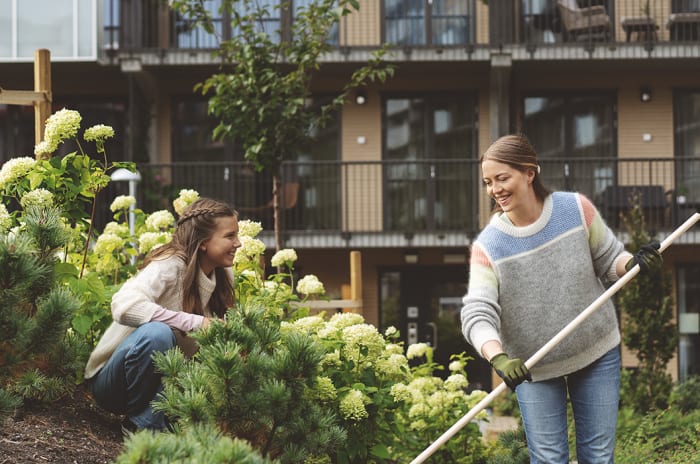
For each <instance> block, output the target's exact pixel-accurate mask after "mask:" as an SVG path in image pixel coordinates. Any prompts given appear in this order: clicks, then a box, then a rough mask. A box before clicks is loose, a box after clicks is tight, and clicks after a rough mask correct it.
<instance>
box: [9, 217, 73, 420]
mask: <svg viewBox="0 0 700 464" xmlns="http://www.w3.org/2000/svg"><path fill="white" fill-rule="evenodd" d="M18 219H19V221H20V226H19V228H18V229H17V231H16V232H12V233H9V234H3V235H1V236H0V266H1V267H2V270H3V271H2V276H1V277H0V331H1V332H2V333H3V340H2V342H0V390H2V391H3V392H2V395H0V396H2V400H1V401H0V402H2V403H3V405H2V406H0V411H2V412H5V413H7V411H8V410H9V409H10V408H11V407H13V405H16V404H18V402H19V400H20V399H32V400H39V401H55V400H56V399H58V398H59V397H60V396H62V395H63V394H64V393H66V392H67V391H69V390H70V388H71V385H72V382H71V380H73V374H74V373H73V372H67V371H66V370H65V367H66V366H67V365H70V359H67V358H65V357H63V356H62V355H66V354H69V353H71V352H72V350H71V349H70V348H68V347H67V338H66V334H67V329H68V327H69V323H70V319H71V317H72V315H73V313H74V312H75V311H76V310H77V308H78V306H79V303H78V301H77V299H76V298H75V297H74V296H73V295H72V294H71V293H70V292H69V291H68V290H67V289H66V288H63V287H61V286H59V285H57V284H56V280H55V275H54V273H53V269H54V264H55V262H56V258H55V257H54V256H55V253H56V251H57V249H58V248H60V247H62V246H63V245H64V243H65V238H66V237H67V235H66V234H65V230H64V225H63V222H62V220H61V217H60V213H59V212H58V211H56V210H51V209H45V208H39V207H36V206H30V207H28V208H27V210H26V211H24V214H23V215H22V216H19V218H18ZM13 397H14V398H13Z"/></svg>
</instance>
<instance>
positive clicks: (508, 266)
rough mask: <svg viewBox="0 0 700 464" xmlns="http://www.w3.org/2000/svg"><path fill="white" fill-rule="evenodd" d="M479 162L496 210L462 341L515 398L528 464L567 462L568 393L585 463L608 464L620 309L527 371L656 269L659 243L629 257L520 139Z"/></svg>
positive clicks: (474, 267)
mask: <svg viewBox="0 0 700 464" xmlns="http://www.w3.org/2000/svg"><path fill="white" fill-rule="evenodd" d="M480 161H481V169H482V174H483V181H484V184H485V185H486V192H487V194H488V196H489V197H491V198H492V199H493V200H494V201H495V203H496V205H495V211H496V212H495V214H494V215H493V217H492V218H491V220H490V222H489V224H488V225H487V226H486V227H485V228H484V229H483V230H482V231H481V233H480V234H479V236H478V238H477V239H476V241H475V242H474V244H473V245H472V249H471V260H470V276H469V287H468V292H467V294H466V295H465V297H464V299H463V303H464V306H463V308H462V312H461V319H462V331H463V333H464V336H465V337H466V339H467V341H468V342H469V343H470V344H471V345H473V346H474V348H475V349H476V351H477V352H478V353H480V354H481V355H482V356H483V357H484V358H485V359H486V360H488V361H489V362H490V363H491V365H492V366H493V368H494V369H495V371H496V373H497V374H498V375H499V376H500V377H501V378H502V379H503V380H504V382H505V383H506V384H507V385H508V386H509V387H510V388H511V389H513V390H515V392H516V394H517V397H518V402H519V404H520V411H521V413H522V418H523V423H524V426H525V434H526V437H527V444H528V448H529V452H530V459H531V461H530V462H531V463H547V464H556V463H563V464H568V462H569V446H568V438H567V420H566V409H567V408H566V406H567V393H568V395H569V397H570V398H571V403H572V407H573V411H574V419H575V425H576V450H577V458H578V462H579V463H580V464H584V463H612V462H613V455H614V450H615V430H616V426H617V410H618V402H619V387H620V368H621V363H620V347H619V344H620V332H619V328H618V323H617V317H616V314H615V308H614V307H613V303H612V302H611V301H607V302H606V303H604V304H603V305H602V307H601V308H600V309H599V310H598V311H597V312H595V313H594V314H593V315H591V316H590V317H589V318H588V319H586V320H585V321H584V322H583V323H582V324H581V325H580V326H579V327H578V328H577V329H576V330H575V331H574V332H573V333H572V334H571V335H569V337H568V338H566V339H565V340H563V341H562V342H561V343H560V344H559V345H558V346H557V347H556V348H554V349H553V350H552V351H551V352H549V353H548V354H547V355H546V356H545V357H544V358H543V359H542V360H541V361H540V362H539V363H538V364H537V365H535V366H533V367H532V369H531V370H528V369H527V367H526V366H525V362H524V361H525V360H527V359H529V358H530V357H531V356H532V355H533V354H534V353H535V352H536V351H537V350H538V349H540V348H541V347H542V346H543V345H544V344H545V343H547V342H548V341H549V340H550V339H551V338H552V337H554V335H556V334H557V333H558V332H559V331H560V330H561V329H562V328H564V327H565V326H566V325H567V324H568V323H569V322H571V321H572V320H573V319H574V318H575V317H576V316H577V315H578V314H579V313H580V312H581V311H583V310H584V309H585V308H586V307H588V306H589V305H590V304H591V303H592V302H593V301H594V300H595V299H596V298H597V297H598V296H600V295H601V294H602V293H603V292H604V290H605V285H606V284H609V283H611V282H614V281H616V280H618V279H619V278H620V277H621V276H622V275H623V274H625V272H627V270H629V269H631V268H632V267H633V266H634V265H635V264H640V267H641V268H642V270H644V271H646V270H648V269H649V268H650V267H652V266H659V265H660V263H661V256H660V255H659V253H658V251H657V249H658V243H657V244H655V246H654V245H645V246H644V247H642V249H641V250H640V251H639V252H638V253H637V254H635V255H632V254H630V253H628V252H626V251H625V249H624V245H623V244H622V243H621V242H620V241H618V240H617V238H616V237H615V235H614V234H613V232H612V231H611V230H610V229H609V228H608V227H607V225H606V224H605V222H604V221H603V219H602V218H601V216H600V214H599V213H598V211H597V210H596V208H595V206H593V204H592V203H591V201H590V200H589V199H588V198H586V197H585V196H583V195H581V194H578V193H572V192H554V193H550V192H549V191H548V190H547V189H546V188H545V187H544V185H543V184H542V182H541V179H540V174H539V172H540V167H539V165H538V163H537V154H536V153H535V150H534V148H533V147H532V146H531V145H530V143H529V142H528V140H527V139H526V138H525V137H524V136H519V135H507V136H505V137H502V138H500V139H498V140H496V141H495V142H494V143H493V144H492V145H491V146H490V147H489V149H488V150H486V152H485V153H484V155H483V156H482V157H481V160H480ZM526 380H527V381H529V382H525V383H523V382H524V381H526Z"/></svg>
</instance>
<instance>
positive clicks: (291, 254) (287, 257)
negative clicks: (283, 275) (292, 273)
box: [270, 248, 297, 267]
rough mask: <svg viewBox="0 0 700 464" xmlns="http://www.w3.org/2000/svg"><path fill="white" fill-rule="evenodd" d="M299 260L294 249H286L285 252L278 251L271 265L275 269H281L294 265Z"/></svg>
mask: <svg viewBox="0 0 700 464" xmlns="http://www.w3.org/2000/svg"><path fill="white" fill-rule="evenodd" d="M296 260H297V252H296V251H294V249H292V248H285V249H283V250H280V251H278V252H277V253H275V255H274V256H273V257H272V260H271V261H270V263H271V264H272V265H273V266H274V267H280V266H284V265H287V266H290V267H291V265H292V263H293V262H295V261H296Z"/></svg>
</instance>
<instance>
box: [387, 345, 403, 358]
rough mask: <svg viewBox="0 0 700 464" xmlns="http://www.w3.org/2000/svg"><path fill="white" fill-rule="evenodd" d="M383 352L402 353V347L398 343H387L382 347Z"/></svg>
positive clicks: (390, 353) (389, 353)
mask: <svg viewBox="0 0 700 464" xmlns="http://www.w3.org/2000/svg"><path fill="white" fill-rule="evenodd" d="M384 352H385V353H386V354H388V355H392V354H400V355H403V347H402V346H401V345H399V344H398V343H387V345H386V346H385V347H384Z"/></svg>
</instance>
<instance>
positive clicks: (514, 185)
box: [481, 159, 537, 219]
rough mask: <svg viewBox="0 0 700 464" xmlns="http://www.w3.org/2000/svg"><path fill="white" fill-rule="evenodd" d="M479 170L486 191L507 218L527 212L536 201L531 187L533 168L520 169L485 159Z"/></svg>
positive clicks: (533, 174)
mask: <svg viewBox="0 0 700 464" xmlns="http://www.w3.org/2000/svg"><path fill="white" fill-rule="evenodd" d="M481 171H482V174H483V181H484V184H485V185H486V193H487V194H488V195H489V196H490V197H491V198H493V199H494V200H496V202H497V203H498V205H499V206H500V207H501V209H502V210H503V212H505V213H506V214H508V217H509V218H511V219H513V216H516V217H517V216H518V215H520V214H525V213H528V212H529V211H530V210H531V208H532V206H533V204H536V203H537V197H536V196H535V191H534V189H533V188H532V181H533V180H534V178H535V171H534V170H532V169H528V170H526V171H520V170H518V169H515V168H513V167H511V166H510V165H508V164H505V163H500V162H498V161H494V160H491V159H485V160H484V161H482V163H481Z"/></svg>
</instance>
